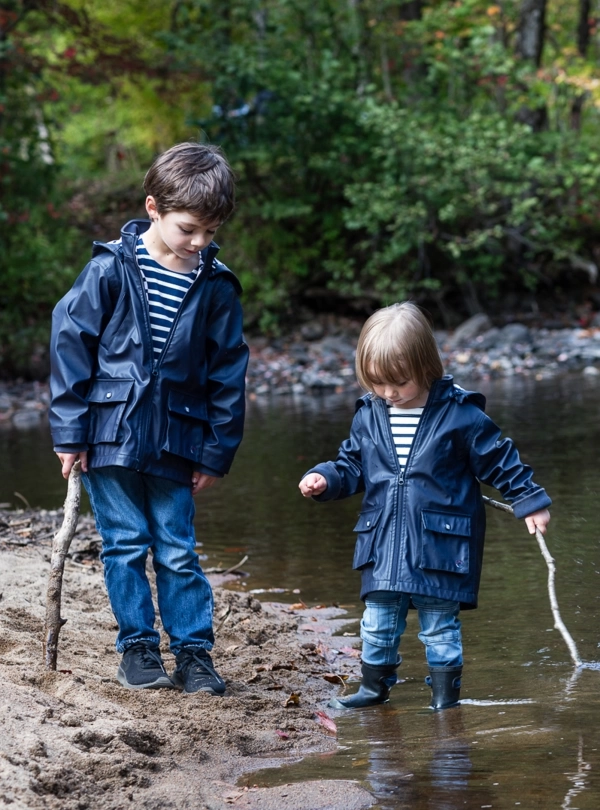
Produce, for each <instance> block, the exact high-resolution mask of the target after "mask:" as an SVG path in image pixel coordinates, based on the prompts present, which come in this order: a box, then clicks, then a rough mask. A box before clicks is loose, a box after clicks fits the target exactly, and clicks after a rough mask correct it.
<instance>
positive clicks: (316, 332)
mask: <svg viewBox="0 0 600 810" xmlns="http://www.w3.org/2000/svg"><path fill="white" fill-rule="evenodd" d="M300 334H301V335H302V337H303V338H304V340H319V339H320V338H322V337H323V335H324V334H325V329H324V328H323V324H322V323H319V321H310V323H305V324H304V325H303V326H302V327H301V328H300Z"/></svg>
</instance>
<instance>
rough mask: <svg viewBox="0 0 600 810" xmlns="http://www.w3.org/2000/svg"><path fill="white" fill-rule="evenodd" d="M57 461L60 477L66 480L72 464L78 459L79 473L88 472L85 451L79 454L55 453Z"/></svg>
mask: <svg viewBox="0 0 600 810" xmlns="http://www.w3.org/2000/svg"><path fill="white" fill-rule="evenodd" d="M56 455H57V456H58V460H59V461H60V463H61V465H62V477H63V478H68V477H69V473H70V472H71V469H72V468H73V464H75V462H76V461H77V459H79V461H81V472H87V471H88V465H87V450H82V451H81V452H80V453H57V454H56Z"/></svg>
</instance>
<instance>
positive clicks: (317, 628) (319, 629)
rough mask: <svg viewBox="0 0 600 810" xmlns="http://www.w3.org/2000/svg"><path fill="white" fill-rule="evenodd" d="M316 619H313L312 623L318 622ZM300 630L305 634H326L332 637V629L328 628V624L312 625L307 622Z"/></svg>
mask: <svg viewBox="0 0 600 810" xmlns="http://www.w3.org/2000/svg"><path fill="white" fill-rule="evenodd" d="M316 621H317V620H316V619H315V618H313V619H311V622H316ZM300 630H302V631H303V632H304V633H307V632H308V633H324V634H325V635H328V636H330V635H331V627H328V626H327V625H326V624H310V623H309V622H305V623H304V624H302V625H300Z"/></svg>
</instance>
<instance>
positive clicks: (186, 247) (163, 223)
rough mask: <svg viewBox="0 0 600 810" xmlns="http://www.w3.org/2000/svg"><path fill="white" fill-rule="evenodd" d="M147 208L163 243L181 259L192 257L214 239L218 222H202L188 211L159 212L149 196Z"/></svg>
mask: <svg viewBox="0 0 600 810" xmlns="http://www.w3.org/2000/svg"><path fill="white" fill-rule="evenodd" d="M146 208H147V210H148V214H149V215H150V218H151V219H152V220H153V223H152V227H153V228H154V230H155V232H156V235H157V236H158V237H159V238H160V240H161V241H162V242H163V245H164V246H165V247H166V248H167V249H168V251H170V252H171V253H174V254H175V256H177V257H178V258H179V259H188V260H189V259H191V258H192V257H193V256H195V255H197V254H198V251H200V250H203V249H204V248H205V247H207V246H208V245H209V244H210V242H211V241H212V239H213V237H214V235H215V233H216V232H217V227H218V224H217V223H214V222H201V221H200V220H199V219H198V218H197V217H195V216H194V215H193V214H190V213H188V212H187V211H168V212H167V213H166V214H159V213H158V212H157V210H156V206H155V205H154V200H153V199H152V198H151V197H148V200H146Z"/></svg>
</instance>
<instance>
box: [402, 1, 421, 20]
mask: <svg viewBox="0 0 600 810" xmlns="http://www.w3.org/2000/svg"><path fill="white" fill-rule="evenodd" d="M398 16H399V17H400V19H401V20H406V21H407V22H413V21H414V20H420V19H421V17H422V16H423V0H408V2H407V3H403V4H402V5H401V6H400V8H399V9H398Z"/></svg>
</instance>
